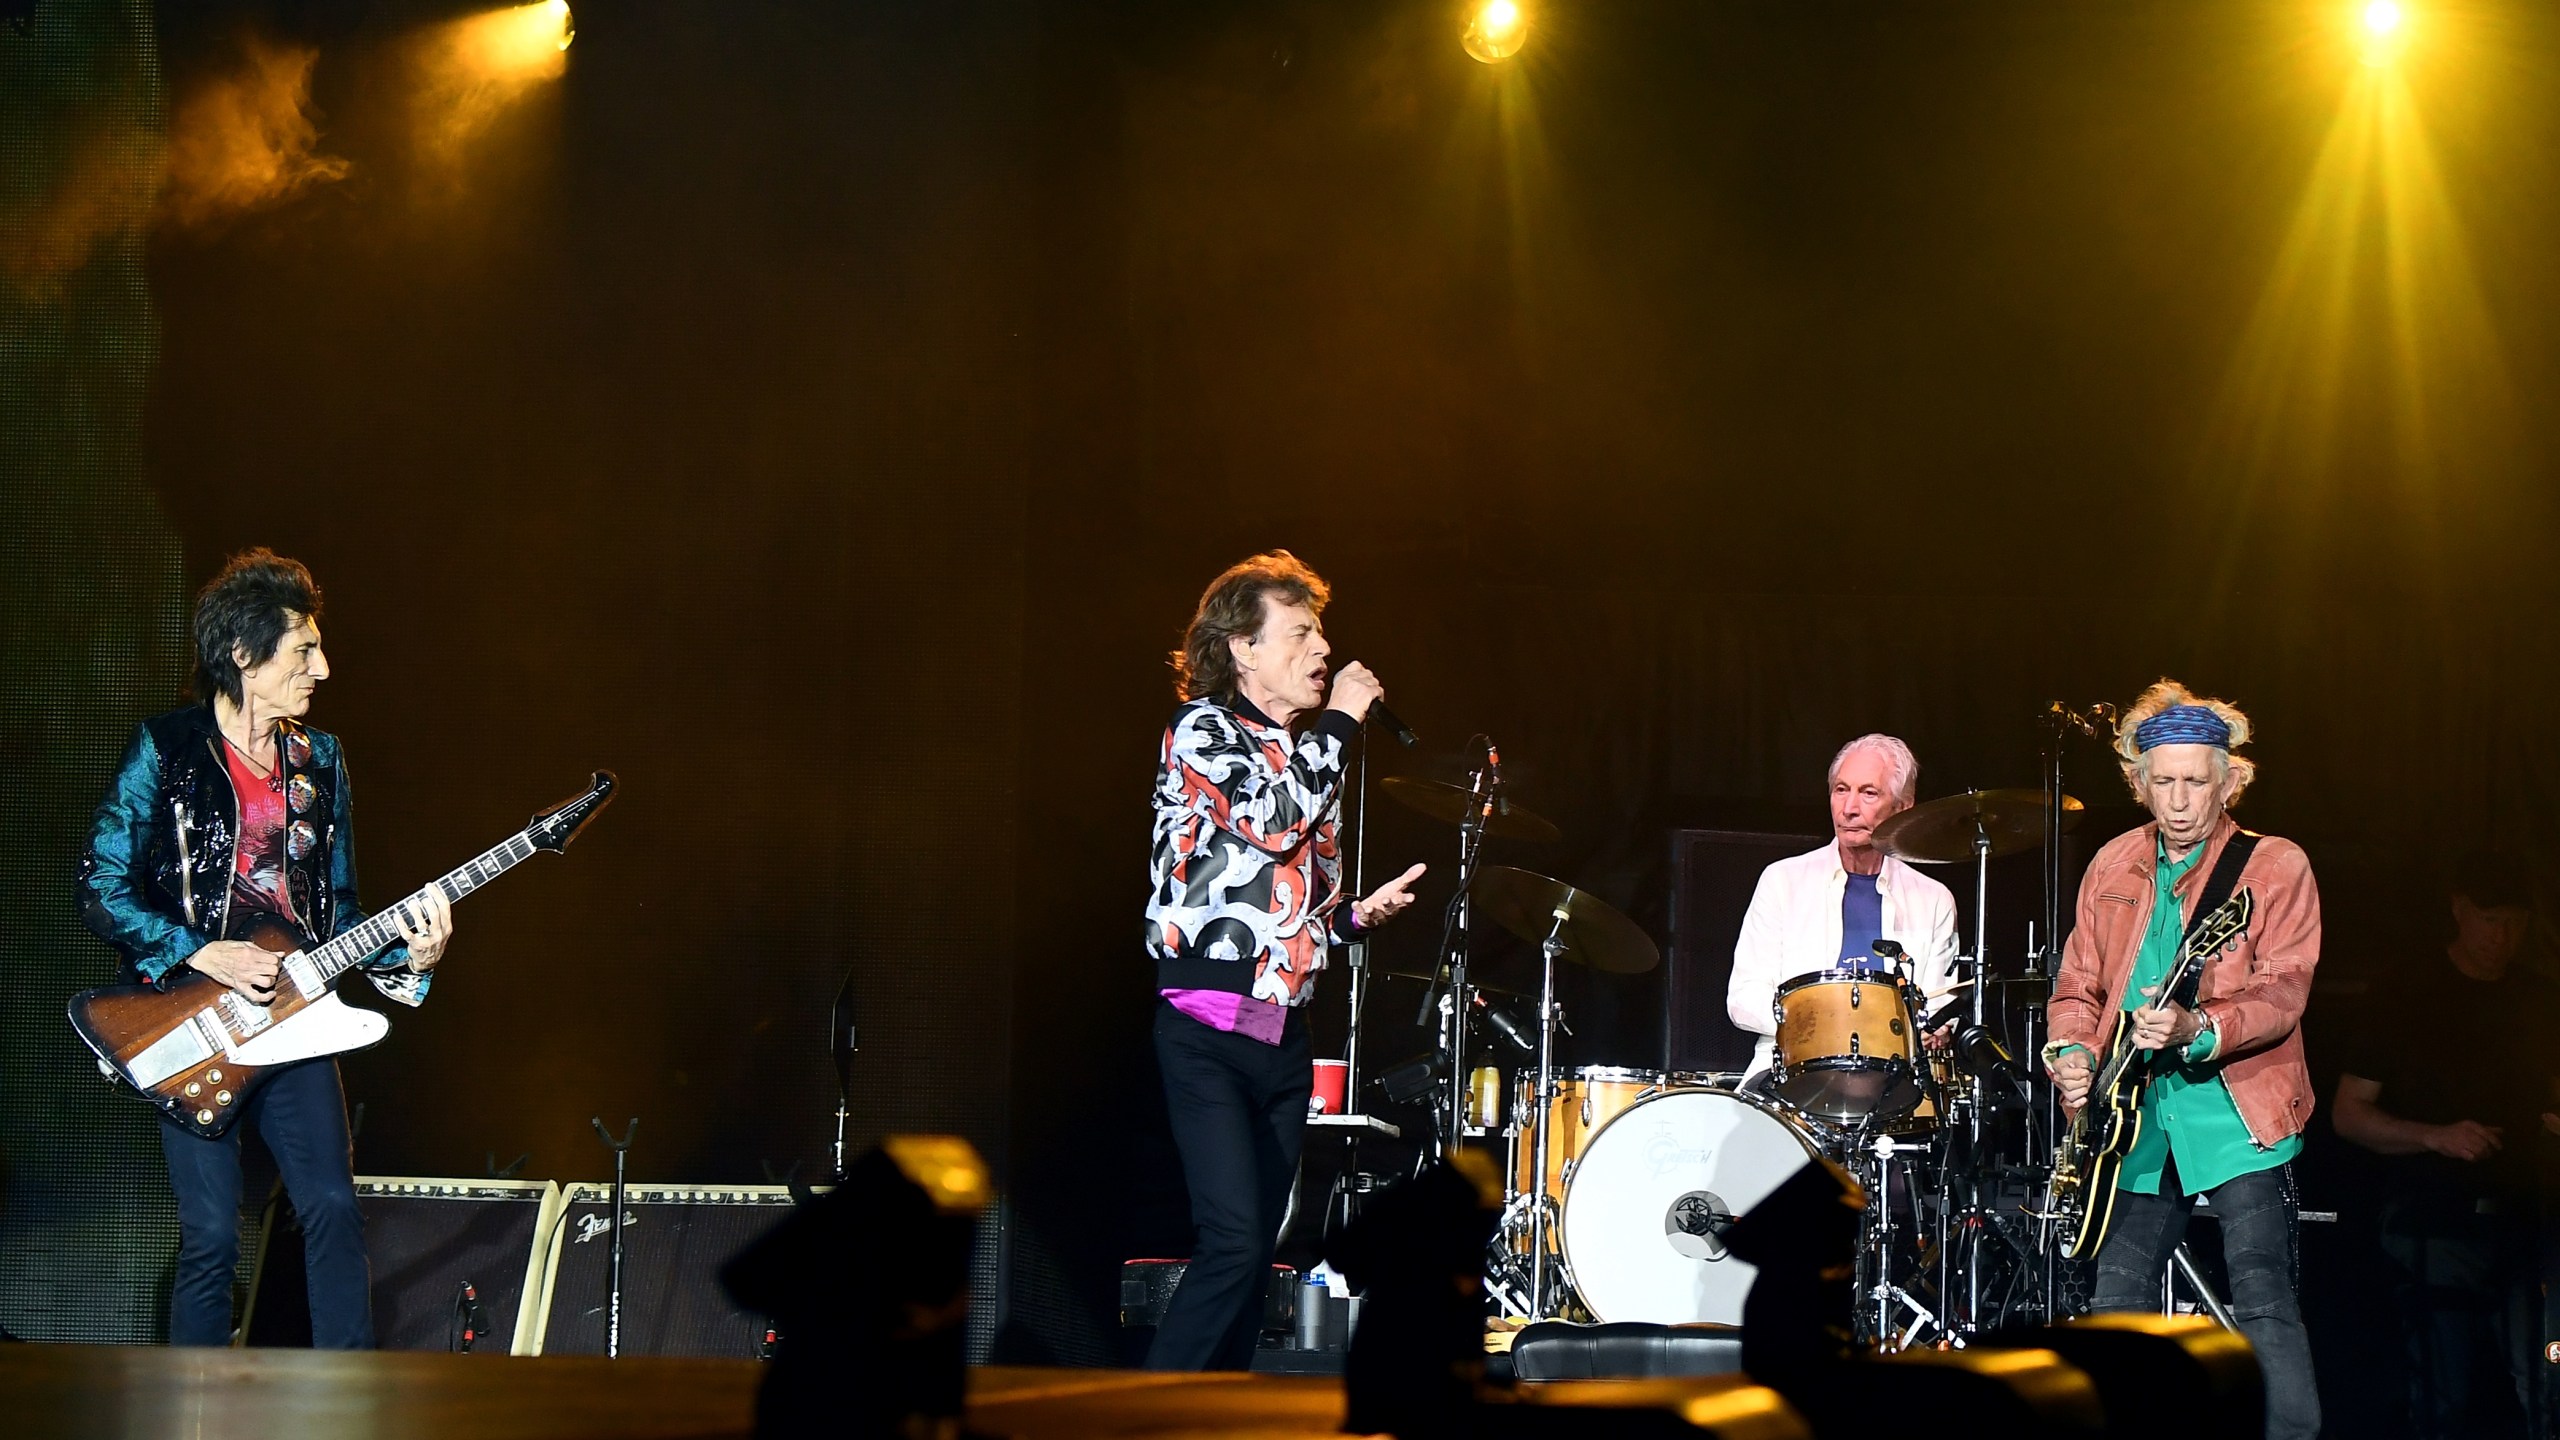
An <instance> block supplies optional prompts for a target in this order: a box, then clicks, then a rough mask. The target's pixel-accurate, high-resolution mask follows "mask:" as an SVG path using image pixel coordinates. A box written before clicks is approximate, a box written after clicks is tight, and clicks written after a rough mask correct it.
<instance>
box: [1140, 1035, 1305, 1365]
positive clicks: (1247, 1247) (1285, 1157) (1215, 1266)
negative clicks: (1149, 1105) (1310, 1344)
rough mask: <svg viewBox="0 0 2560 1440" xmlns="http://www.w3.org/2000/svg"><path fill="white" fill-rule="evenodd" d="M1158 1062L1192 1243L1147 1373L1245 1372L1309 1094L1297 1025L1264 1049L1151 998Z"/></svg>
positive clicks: (1294, 1171)
mask: <svg viewBox="0 0 2560 1440" xmlns="http://www.w3.org/2000/svg"><path fill="white" fill-rule="evenodd" d="M1156 1063H1157V1064H1158V1065H1159V1066H1160V1067H1162V1069H1163V1071H1164V1103H1165V1111H1166V1113H1167V1114H1168V1115H1169V1116H1171V1118H1172V1120H1173V1143H1174V1146H1175V1148H1176V1149H1178V1150H1180V1151H1181V1152H1182V1179H1183V1183H1184V1184H1185V1185H1187V1186H1189V1187H1190V1190H1191V1224H1192V1226H1193V1228H1194V1229H1196V1230H1197V1231H1198V1232H1199V1237H1198V1238H1197V1239H1196V1240H1194V1241H1193V1242H1192V1247H1191V1268H1190V1269H1188V1270H1185V1271H1184V1272H1183V1274H1182V1284H1181V1286H1180V1287H1179V1288H1177V1289H1176V1290H1175V1291H1174V1292H1173V1301H1172V1303H1171V1304H1169V1305H1167V1306H1166V1307H1165V1312H1164V1319H1163V1320H1162V1321H1161V1322H1159V1323H1158V1324H1157V1326H1156V1339H1155V1344H1154V1345H1153V1346H1152V1347H1151V1348H1149V1349H1148V1351H1147V1368H1149V1369H1151V1370H1244V1369H1248V1368H1250V1367H1251V1366H1252V1364H1253V1347H1254V1342H1255V1341H1256V1339H1257V1338H1259V1336H1260V1334H1261V1331H1262V1297H1263V1292H1264V1290H1265V1289H1266V1288H1268V1287H1269V1285H1270V1283H1271V1254H1272V1251H1273V1250H1274V1249H1275V1248H1277V1246H1278V1245H1279V1241H1280V1221H1281V1219H1282V1217H1283V1216H1284V1215H1285V1214H1286V1213H1287V1211H1288V1208H1289V1189H1290V1186H1291V1185H1292V1184H1294V1183H1295V1182H1296V1180H1297V1178H1298V1146H1299V1142H1300V1141H1302V1140H1303V1139H1304V1138H1305V1136H1306V1128H1307V1096H1308V1095H1309V1093H1311V1092H1312V1091H1313V1090H1314V1088H1315V1075H1314V1069H1313V1067H1312V1066H1311V1065H1310V1063H1309V1061H1308V1054H1307V1026H1306V1021H1305V1020H1304V1019H1303V1018H1302V1017H1301V1016H1300V1015H1299V1014H1298V1012H1297V1011H1295V1010H1292V1011H1290V1012H1289V1020H1288V1025H1287V1028H1286V1029H1284V1030H1282V1031H1281V1034H1280V1043H1279V1044H1277V1045H1265V1044H1263V1043H1262V1042H1261V1041H1259V1040H1254V1039H1250V1038H1248V1037H1246V1036H1243V1035H1234V1034H1230V1033H1228V1032H1226V1031H1224V1030H1215V1029H1212V1028H1210V1027H1209V1026H1207V1025H1203V1024H1201V1023H1200V1022H1199V1021H1197V1020H1194V1019H1192V1018H1191V1017H1190V1016H1188V1015H1185V1014H1183V1013H1182V1012H1181V1011H1179V1010H1176V1009H1174V1008H1173V1006H1172V1005H1170V1004H1167V1003H1165V1002H1164V1001H1161V1000H1159V1001H1157V1002H1156Z"/></svg>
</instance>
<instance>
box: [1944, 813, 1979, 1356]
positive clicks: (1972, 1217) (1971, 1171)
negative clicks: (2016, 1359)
mask: <svg viewBox="0 0 2560 1440" xmlns="http://www.w3.org/2000/svg"><path fill="white" fill-rule="evenodd" d="M1990 927H1991V830H1990V827H1989V826H1987V825H1985V824H1984V823H1983V822H1982V819H1981V817H1980V816H1976V817H1975V819H1974V822H1973V1024H1974V1028H1975V1029H1977V1030H1979V1029H1981V1028H1982V1025H1983V1022H1984V1017H1985V1016H1986V1015H1987V1014H1988V1013H1989V1009H1988V1007H1989V1004H1990V994H1991V933H1990ZM1966 1069H1967V1070H1968V1071H1969V1072H1970V1073H1969V1074H1968V1075H1967V1076H1966V1077H1965V1078H1966V1084H1967V1088H1968V1090H1969V1092H1970V1094H1971V1096H1972V1100H1973V1103H1972V1104H1971V1105H1970V1106H1968V1107H1967V1112H1968V1113H1967V1114H1966V1116H1965V1138H1966V1140H1967V1142H1968V1144H1967V1147H1966V1159H1967V1162H1968V1163H1967V1165H1966V1167H1965V1175H1964V1217H1963V1218H1964V1223H1963V1225H1962V1227H1961V1231H1960V1233H1961V1234H1962V1236H1963V1238H1964V1249H1965V1255H1964V1289H1965V1295H1964V1317H1963V1322H1962V1324H1963V1328H1964V1330H1965V1331H1966V1332H1967V1333H1970V1332H1971V1331H1972V1330H1973V1329H1974V1328H1975V1326H1976V1325H1978V1324H1979V1323H1980V1320H1981V1317H1982V1232H1983V1220H1984V1215H1983V1208H1982V1161H1983V1153H1982V1151H1983V1146H1982V1126H1983V1120H1984V1118H1985V1116H1986V1115H1987V1114H1988V1113H1989V1110H1990V1105H1991V1096H1990V1077H1989V1076H1987V1075H1985V1074H1983V1073H1982V1070H1981V1068H1980V1067H1979V1066H1967V1067H1966ZM1951 1198H1952V1197H1951ZM1938 1299H1939V1303H1940V1304H1941V1305H1944V1306H1946V1307H1947V1308H1948V1309H1950V1310H1952V1309H1953V1308H1955V1297H1954V1296H1953V1295H1950V1294H1941V1295H1940V1296H1939V1297H1938Z"/></svg>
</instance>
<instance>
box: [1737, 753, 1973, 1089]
mask: <svg viewBox="0 0 2560 1440" xmlns="http://www.w3.org/2000/svg"><path fill="white" fill-rule="evenodd" d="M1830 787H1831V835H1832V839H1831V843H1830V844H1828V845H1825V846H1823V847H1822V848H1820V849H1818V850H1808V851H1806V852H1805V853H1804V854H1802V855H1796V856H1791V857H1789V858H1788V859H1785V860H1780V861H1778V862H1776V863H1775V864H1772V865H1771V866H1770V867H1769V868H1768V869H1766V870H1763V871H1761V872H1760V883H1759V885H1758V886H1757V887H1756V888H1754V889H1753V890H1752V892H1751V908H1750V909H1748V910H1746V911H1745V912H1743V916H1742V934H1741V936H1740V938H1739V939H1738V940H1736V941H1735V943H1734V947H1733V978H1732V979H1731V980H1729V981H1727V982H1726V985H1725V992H1724V993H1725V1013H1726V1014H1727V1015H1729V1016H1731V1017H1732V1019H1733V1023H1734V1024H1736V1025H1739V1026H1741V1027H1742V1028H1743V1029H1744V1030H1745V1031H1748V1032H1749V1033H1751V1034H1753V1035H1756V1036H1758V1037H1759V1041H1758V1043H1757V1044H1756V1045H1754V1046H1753V1047H1752V1052H1751V1074H1752V1075H1754V1076H1758V1075H1760V1074H1763V1073H1764V1072H1766V1071H1767V1070H1768V1069H1769V1066H1770V1064H1771V1062H1772V1059H1773V1050H1774V1048H1775V1041H1776V1036H1777V1033H1778V1020H1777V1015H1776V1013H1775V1011H1774V1010H1773V1009H1772V1006H1773V1005H1774V1004H1775V1002H1776V1000H1777V997H1778V987H1779V986H1781V985H1784V984H1785V983H1786V982H1788V981H1789V980H1793V979H1795V978H1797V977H1798V976H1801V975H1811V974H1816V973H1818V972H1821V971H1826V970H1832V969H1835V968H1837V969H1845V970H1859V969H1868V968H1874V967H1876V966H1878V965H1879V963H1880V962H1879V961H1878V960H1877V958H1876V954H1875V943H1876V942H1877V941H1878V940H1892V941H1894V942H1896V943H1898V944H1900V945H1901V946H1902V947H1903V950H1904V952H1905V953H1906V954H1908V955H1909V956H1910V959H1911V967H1912V981H1913V983H1915V984H1917V985H1918V986H1919V987H1920V992H1921V994H1922V995H1923V996H1924V997H1925V998H1926V999H1927V1000H1928V1001H1929V1002H1931V1003H1932V1004H1934V1003H1935V1002H1938V1001H1940V1000H1943V999H1945V998H1946V996H1947V994H1948V993H1949V990H1950V988H1951V986H1952V984H1953V981H1954V973H1953V972H1954V964H1955V953H1956V897H1955V896H1954V895H1953V894H1951V893H1949V891H1948V890H1947V887H1946V886H1944V885H1941V884H1939V883H1938V882H1937V881H1935V880H1932V879H1930V878H1929V877H1928V876H1926V875H1923V874H1921V873H1920V872H1919V871H1918V870H1915V869H1913V868H1912V867H1911V866H1909V865H1906V864H1904V863H1903V862H1902V861H1900V860H1898V859H1895V858H1894V857H1893V856H1890V855H1887V854H1885V853H1884V852H1883V851H1881V850H1878V849H1877V848H1876V843H1875V837H1876V827H1877V826H1879V825H1882V824H1883V823H1884V822H1885V821H1887V820H1890V819H1892V818H1893V817H1894V816H1896V815H1899V814H1901V813H1902V812H1903V811H1905V810H1908V809H1910V808H1911V806H1912V803H1913V802H1914V800H1916V799H1917V798H1918V795H1919V789H1920V762H1919V760H1918V759H1916V758H1915V757H1914V756H1913V755H1912V753H1911V747H1910V746H1908V745H1906V744H1904V743H1903V742H1901V741H1900V740H1897V739H1895V738H1894V737H1893V736H1891V735H1861V736H1859V737H1858V738H1857V739H1855V740H1852V741H1850V742H1849V743H1848V744H1846V745H1843V746H1841V747H1840V753H1838V754H1837V755H1834V756H1832V757H1831V771H1830ZM1913 1018H1914V1019H1915V1020H1917V1019H1919V1018H1921V1017H1918V1016H1914V1017H1913ZM1942 1032H1943V1027H1941V1031H1940V1032H1932V1034H1931V1035H1930V1037H1929V1041H1930V1044H1931V1045H1932V1046H1933V1047H1934V1046H1936V1045H1938V1044H1940V1043H1943V1033H1942Z"/></svg>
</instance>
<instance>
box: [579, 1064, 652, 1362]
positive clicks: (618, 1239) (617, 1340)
mask: <svg viewBox="0 0 2560 1440" xmlns="http://www.w3.org/2000/svg"><path fill="white" fill-rule="evenodd" d="M587 1123H588V1124H590V1125H593V1126H594V1127H596V1138H597V1139H599V1140H602V1141H603V1142H604V1148H606V1149H607V1150H610V1151H612V1152H613V1259H612V1263H611V1268H610V1269H609V1270H608V1271H607V1274H608V1275H609V1276H610V1277H611V1278H610V1279H609V1280H608V1281H607V1285H608V1290H607V1298H606V1301H605V1312H604V1354H605V1358H606V1359H608V1360H610V1359H613V1358H615V1357H616V1356H619V1355H620V1354H621V1353H622V1180H623V1161H624V1160H625V1159H626V1158H628V1157H629V1155H630V1153H631V1142H632V1141H633V1140H636V1139H638V1138H639V1136H640V1117H639V1116H637V1115H634V1116H632V1117H631V1123H630V1124H628V1125H626V1126H624V1127H623V1128H622V1138H621V1139H619V1140H616V1139H614V1138H613V1132H612V1131H610V1130H607V1129H606V1128H604V1117H603V1116H601V1115H598V1116H596V1117H595V1118H594V1119H592V1120H589V1121H588V1122H587Z"/></svg>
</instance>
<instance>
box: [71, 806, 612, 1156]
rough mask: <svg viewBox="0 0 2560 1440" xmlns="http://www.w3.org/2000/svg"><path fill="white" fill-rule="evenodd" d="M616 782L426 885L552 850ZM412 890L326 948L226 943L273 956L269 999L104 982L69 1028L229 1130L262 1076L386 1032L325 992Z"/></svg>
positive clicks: (269, 923) (392, 940)
mask: <svg viewBox="0 0 2560 1440" xmlns="http://www.w3.org/2000/svg"><path fill="white" fill-rule="evenodd" d="M620 784H621V782H620V781H618V780H616V779H614V777H613V772H612V771H610V770H598V771H596V772H595V775H594V777H593V778H592V779H591V780H590V781H589V782H588V785H587V789H586V793H584V794H581V795H576V796H572V797H571V798H569V799H567V800H563V801H561V802H560V803H559V804H557V805H554V806H552V807H551V808H550V809H548V810H545V811H543V812H542V813H541V814H539V815H536V816H534V817H533V820H532V821H531V822H530V823H529V824H527V825H526V826H525V827H524V829H522V830H521V831H518V832H517V833H516V834H514V835H512V836H510V837H508V838H507V839H505V840H501V841H499V842H498V843H497V844H496V845H493V846H491V847H490V848H489V849H487V850H484V851H482V852H481V853H480V854H478V855H476V856H474V857H473V858H472V859H470V860H469V861H467V862H465V863H464V864H463V865H462V866H461V868H459V869H456V870H453V871H450V872H448V873H446V874H445V875H444V877H443V878H441V879H439V880H436V881H433V882H432V883H431V885H430V886H429V888H430V889H433V890H436V891H439V892H441V893H442V894H443V895H444V897H445V899H446V900H447V901H448V902H450V901H454V900H459V899H461V898H462V897H463V896H465V895H468V894H470V893H472V892H473V891H475V890H477V889H479V888H480V887H481V886H483V885H486V884H488V883H489V882H490V881H492V880H495V879H496V878H498V877H499V876H500V875H503V874H505V873H506V872H507V871H509V870H510V869H513V868H514V867H515V866H517V865H518V864H521V863H522V862H523V861H525V860H527V859H529V858H531V857H532V856H534V855H537V854H540V853H543V852H545V851H548V852H550V853H552V854H555V855H556V854H559V853H560V852H561V851H563V850H566V849H567V848H568V847H569V842H570V841H572V840H574V839H576V838H577V837H578V834H579V832H580V831H581V830H583V829H585V828H586V824H587V822H588V821H590V820H592V819H594V818H595V817H596V813H597V812H598V811H600V810H602V809H604V807H605V806H606V805H607V804H608V803H610V802H611V800H612V798H613V792H614V790H615V789H616V788H617V787H618V786H619V785H620ZM426 896H427V890H420V891H418V892H417V893H416V894H414V895H411V896H410V897H408V898H407V899H405V900H402V901H400V902H398V903H397V904H395V905H393V906H392V907H391V908H390V909H388V910H385V911H383V912H382V913H380V914H377V915H372V916H368V917H366V918H365V919H364V920H363V921H361V922H359V923H357V924H353V925H349V926H346V927H344V928H343V929H341V930H340V931H339V933H337V934H335V935H332V936H330V937H329V939H328V940H327V941H326V942H325V943H322V944H317V945H315V944H313V943H312V941H311V937H310V936H308V935H304V934H303V933H301V932H300V931H298V930H296V929H294V928H293V927H292V926H291V925H288V924H286V923H284V922H283V921H282V920H279V919H276V918H275V917H273V916H268V915H259V916H255V917H253V918H252V919H251V920H250V922H249V924H248V926H247V933H245V934H242V935H237V936H233V937H232V938H233V939H238V940H246V941H248V942H249V943H250V944H252V945H256V946H258V947H259V948H260V949H263V950H265V951H266V952H267V953H269V954H271V955H274V956H276V957H278V959H279V961H280V962H281V964H280V966H279V968H280V969H281V970H282V972H283V973H282V974H281V975H280V976H279V977H278V979H277V981H276V997H275V999H274V1000H273V1001H271V1002H269V1003H267V1004H265V1005H257V1004H252V1003H251V1002H249V1001H247V1000H244V999H242V998H241V997H240V995H239V993H238V992H236V991H234V990H232V989H231V988H230V987H229V986H227V985H224V984H221V983H220V982H218V981H216V980H215V979H214V978H213V977H212V976H210V975H207V974H204V973H203V972H201V971H197V970H183V969H182V970H180V971H179V972H178V979H177V980H176V981H175V982H173V983H172V984H171V985H170V987H169V988H168V989H167V990H160V989H155V988H154V987H152V986H149V985H108V986H103V987H101V988H99V989H96V990H83V991H81V992H80V993H79V994H77V995H74V996H72V997H71V1006H70V1019H71V1028H72V1029H73V1030H75V1031H77V1032H78V1033H79V1036H80V1039H81V1040H82V1041H83V1042H84V1043H85V1044H87V1045H88V1047H89V1048H90V1050H92V1051H94V1052H95V1053H96V1054H97V1057H98V1068H99V1069H100V1070H103V1071H105V1072H106V1073H107V1075H108V1076H109V1077H110V1078H111V1079H115V1080H121V1081H123V1082H124V1083H125V1084H127V1085H130V1086H132V1087H133V1088H134V1090H135V1092H136V1093H138V1094H140V1095H141V1096H142V1097H143V1098H144V1099H146V1100H148V1101H150V1102H151V1103H152V1104H153V1105H155V1106H158V1107H159V1110H160V1113H161V1114H163V1115H166V1116H168V1117H169V1119H171V1120H172V1121H174V1122H176V1123H178V1124H180V1125H184V1126H186V1127H187V1128H188V1129H190V1130H193V1131H194V1132H196V1133H197V1134H199V1135H203V1136H207V1137H211V1136H215V1135H220V1134H221V1133H222V1132H224V1131H226V1130H228V1129H230V1128H231V1126H232V1124H233V1123H234V1122H235V1121H237V1120H238V1119H239V1118H240V1112H241V1110H243V1109H244V1108H246V1107H247V1105H248V1103H249V1097H250V1096H251V1095H253V1094H255V1093H256V1092H257V1088H258V1087H259V1086H260V1085H262V1084H264V1083H265V1082H266V1078H267V1074H268V1072H270V1071H272V1070H274V1069H275V1068H276V1067H277V1066H279V1065H290V1064H292V1063H294V1062H295V1061H297V1060H312V1059H317V1058H318V1057H320V1056H322V1055H343V1054H345V1053H346V1052H347V1051H349V1050H361V1049H363V1048H364V1047H366V1046H367V1045H371V1044H374V1043H376V1042H378V1041H379V1040H381V1039H382V1037H383V1036H385V1035H388V1034H390V1033H391V1022H390V1021H389V1020H386V1019H384V1018H383V1017H382V1016H380V1015H378V1014H376V1013H374V1012H373V1011H371V1010H359V1009H357V1008H356V1007H355V1006H353V1005H349V1004H348V1003H347V1002H345V1001H344V1000H341V999H339V998H338V992H337V991H336V990H334V989H332V988H331V987H332V986H333V985H335V984H336V983H337V982H338V981H339V980H340V979H341V978H343V977H345V976H347V975H350V974H352V973H354V972H355V970H356V969H357V967H359V966H361V965H363V964H364V962H365V961H367V960H369V959H371V958H372V957H374V956H376V955H379V954H381V953H382V952H383V951H384V950H385V949H387V948H389V947H390V946H392V945H396V944H398V943H399V941H400V933H401V932H400V925H401V923H402V922H401V919H400V917H401V916H404V915H405V916H407V917H408V919H409V922H410V923H415V922H416V921H417V920H418V919H419V918H420V917H422V916H423V915H425V914H426V913H427V911H426Z"/></svg>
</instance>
